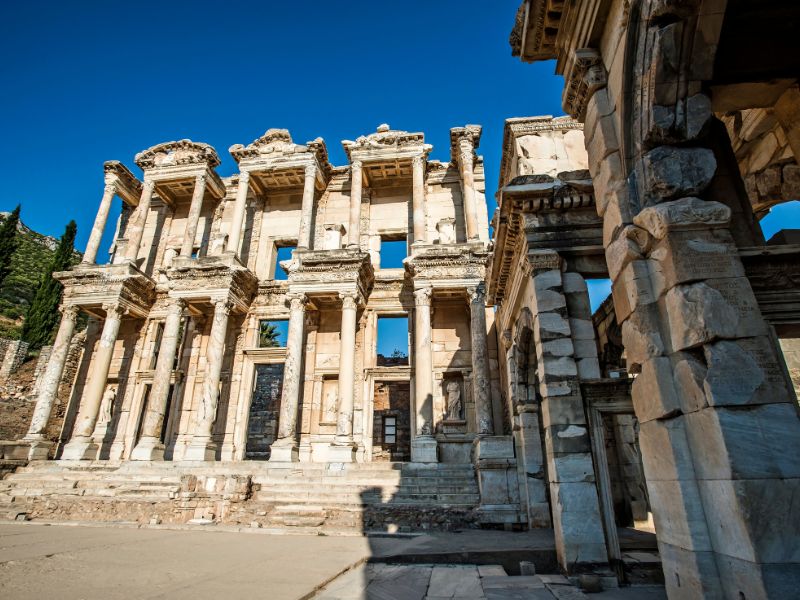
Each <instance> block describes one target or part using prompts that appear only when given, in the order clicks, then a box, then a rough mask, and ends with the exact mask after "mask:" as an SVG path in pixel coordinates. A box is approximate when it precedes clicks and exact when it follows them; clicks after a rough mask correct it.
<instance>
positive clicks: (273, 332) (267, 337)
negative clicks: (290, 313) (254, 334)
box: [258, 321, 281, 348]
mask: <svg viewBox="0 0 800 600" xmlns="http://www.w3.org/2000/svg"><path fill="white" fill-rule="evenodd" d="M279 335H280V331H278V328H277V327H276V326H275V325H274V324H273V323H270V322H269V321H261V323H260V324H259V329H258V347H259V348H277V347H278V346H280V345H281V344H280V341H279V340H278V336H279Z"/></svg>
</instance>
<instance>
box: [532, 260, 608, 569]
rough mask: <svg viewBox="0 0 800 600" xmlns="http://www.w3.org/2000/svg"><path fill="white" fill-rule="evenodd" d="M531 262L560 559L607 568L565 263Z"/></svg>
mask: <svg viewBox="0 0 800 600" xmlns="http://www.w3.org/2000/svg"><path fill="white" fill-rule="evenodd" d="M528 262H529V265H530V269H531V276H532V279H533V281H532V283H531V286H530V287H531V290H532V293H533V302H532V306H531V311H532V313H533V315H534V318H533V323H532V330H533V331H532V333H533V336H532V337H533V340H534V346H535V349H536V375H537V379H538V384H539V390H538V391H539V394H540V396H541V398H542V401H541V417H542V428H543V430H544V439H545V458H546V460H547V477H548V485H549V487H550V499H551V507H552V514H553V529H554V530H555V539H556V555H557V556H558V561H559V564H560V565H561V568H562V569H564V570H565V571H566V572H573V571H574V570H575V569H580V568H581V565H582V566H584V567H585V568H594V567H593V565H595V566H601V567H602V566H605V565H607V564H608V553H607V550H606V540H605V533H604V530H603V520H602V517H601V512H600V500H599V497H598V495H597V489H596V483H595V476H594V465H593V462H592V449H591V443H590V438H589V427H588V425H587V422H586V416H585V413H584V409H583V397H582V395H581V388H580V380H579V377H578V366H577V364H576V358H575V351H574V348H573V344H572V340H573V338H574V337H575V335H576V333H578V332H576V331H573V329H572V328H573V326H574V325H575V322H574V320H572V319H570V318H569V317H568V316H567V298H566V297H565V293H564V280H563V275H562V272H561V266H562V260H561V257H560V256H559V254H558V253H557V252H554V251H549V250H543V251H536V252H529V254H528ZM578 498H579V499H580V501H577V500H576V499H578Z"/></svg>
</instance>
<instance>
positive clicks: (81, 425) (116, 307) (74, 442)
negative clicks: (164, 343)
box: [61, 302, 125, 460]
mask: <svg viewBox="0 0 800 600" xmlns="http://www.w3.org/2000/svg"><path fill="white" fill-rule="evenodd" d="M103 309H104V310H105V311H106V320H105V323H104V324H103V332H102V333H101V334H100V343H99V344H98V346H97V351H96V352H95V355H94V360H93V361H92V366H91V372H90V373H89V378H88V381H87V382H86V387H85V388H84V391H83V398H82V401H81V404H80V408H79V410H78V417H77V419H76V420H75V427H74V429H73V430H72V439H71V440H70V441H69V443H68V444H67V445H66V446H64V453H63V454H62V456H61V458H63V459H64V460H87V459H88V460H93V459H95V458H96V457H97V450H98V448H97V444H95V443H93V441H92V434H93V433H94V426H95V425H96V424H97V416H98V414H99V412H100V404H101V403H102V401H103V395H104V394H105V391H106V383H107V381H108V371H109V369H110V367H111V359H112V358H113V357H114V344H115V343H116V341H117V335H118V334H119V326H120V323H121V322H122V315H123V314H124V313H125V309H124V308H123V307H122V305H121V304H120V303H119V302H113V303H111V304H105V305H104V306H103Z"/></svg>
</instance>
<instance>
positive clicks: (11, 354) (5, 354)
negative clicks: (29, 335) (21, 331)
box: [0, 338, 28, 378]
mask: <svg viewBox="0 0 800 600" xmlns="http://www.w3.org/2000/svg"><path fill="white" fill-rule="evenodd" d="M27 355H28V342H23V341H22V340H9V339H5V338H3V339H0V378H5V377H8V376H9V375H11V374H12V373H14V372H15V371H16V370H17V369H18V368H19V366H20V365H21V364H22V362H23V361H24V360H25V357H26V356H27Z"/></svg>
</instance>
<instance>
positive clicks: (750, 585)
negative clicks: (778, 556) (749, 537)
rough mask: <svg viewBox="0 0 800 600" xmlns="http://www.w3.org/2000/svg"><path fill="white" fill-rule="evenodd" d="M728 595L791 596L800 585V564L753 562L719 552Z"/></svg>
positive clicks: (719, 566) (735, 596) (740, 596)
mask: <svg viewBox="0 0 800 600" xmlns="http://www.w3.org/2000/svg"><path fill="white" fill-rule="evenodd" d="M716 559H717V568H718V569H719V574H720V580H721V588H722V590H723V591H724V593H725V597H726V598H792V597H793V596H795V595H796V594H797V590H798V589H800V564H798V563H796V562H794V563H766V564H765V563H754V562H752V561H748V560H741V559H738V558H734V557H732V556H727V555H725V554H717V555H716Z"/></svg>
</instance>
